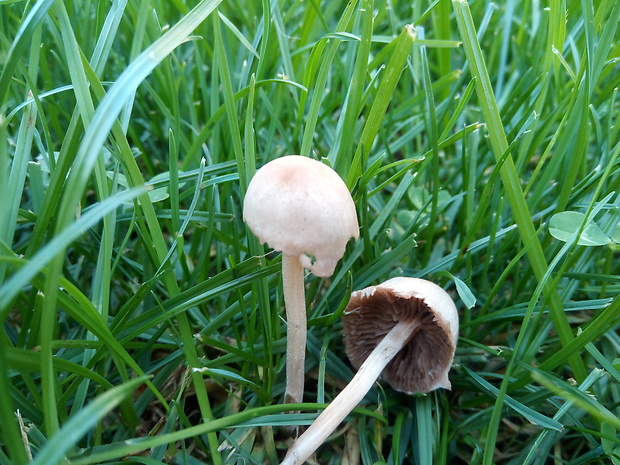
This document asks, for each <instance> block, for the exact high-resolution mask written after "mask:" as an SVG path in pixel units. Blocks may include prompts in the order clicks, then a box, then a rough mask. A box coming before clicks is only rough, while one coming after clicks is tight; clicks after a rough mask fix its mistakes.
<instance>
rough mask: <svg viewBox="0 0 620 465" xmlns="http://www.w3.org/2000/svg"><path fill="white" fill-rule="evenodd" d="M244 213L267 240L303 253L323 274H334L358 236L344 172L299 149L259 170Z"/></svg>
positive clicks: (282, 248) (306, 263) (309, 264)
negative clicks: (298, 153)
mask: <svg viewBox="0 0 620 465" xmlns="http://www.w3.org/2000/svg"><path fill="white" fill-rule="evenodd" d="M243 219H244V221H245V222H246V223H247V224H248V226H249V227H250V229H251V230H252V232H253V233H254V234H255V235H256V236H257V237H258V238H259V240H260V241H261V242H262V243H265V242H266V243H267V244H268V245H269V247H271V248H273V249H275V250H277V251H281V252H282V253H283V254H285V255H297V256H299V258H300V260H301V263H302V265H303V266H304V267H305V268H308V269H309V270H310V271H312V273H314V274H315V275H316V276H321V277H327V276H331V275H332V273H333V272H334V269H335V267H336V264H337V263H338V260H340V259H341V258H342V256H343V255H344V251H345V248H346V245H347V242H348V241H349V239H350V238H351V237H353V238H355V239H357V238H358V237H359V226H358V222H357V215H356V213H355V204H354V203H353V199H352V198H351V194H350V193H349V190H348V189H347V186H346V185H345V183H344V182H343V181H342V179H341V178H340V176H338V174H337V173H336V172H335V171H334V170H332V169H331V168H329V167H328V166H327V165H324V164H323V163H321V162H318V161H316V160H313V159H311V158H307V157H302V156H299V155H288V156H285V157H281V158H277V159H275V160H273V161H271V162H269V163H267V164H266V165H264V166H263V167H262V168H261V169H259V170H258V171H257V172H256V174H255V175H254V177H253V178H252V180H251V181H250V184H249V186H248V190H247V192H246V195H245V199H244V202H243ZM310 257H313V259H314V260H312V259H311V258H310Z"/></svg>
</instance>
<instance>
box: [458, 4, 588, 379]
mask: <svg viewBox="0 0 620 465" xmlns="http://www.w3.org/2000/svg"><path fill="white" fill-rule="evenodd" d="M453 6H454V9H455V12H456V17H457V24H458V26H459V31H460V34H461V37H462V39H463V45H464V48H465V54H466V56H467V58H468V61H469V64H470V67H471V72H472V75H473V76H474V77H475V78H476V89H477V94H478V98H479V99H480V102H481V109H482V112H483V115H484V118H485V121H486V123H487V127H488V130H489V137H490V141H491V145H492V147H493V153H494V155H495V157H496V159H500V158H501V157H502V155H503V154H504V153H505V152H506V150H507V149H508V142H507V141H506V136H505V133H504V129H503V124H502V121H501V117H500V114H499V110H498V107H497V102H496V101H495V98H494V94H493V88H492V86H491V82H490V80H489V76H488V72H487V69H486V66H485V64H484V58H483V55H482V51H481V49H480V44H479V42H478V39H477V36H476V33H475V27H474V24H473V19H472V17H471V13H470V11H469V7H468V5H467V3H466V1H465V0H453ZM500 177H501V178H502V183H503V186H504V189H505V190H506V197H507V198H508V202H509V203H510V205H511V208H512V212H513V215H514V217H515V223H516V225H517V228H518V230H519V234H520V236H521V239H522V241H524V242H526V243H527V242H529V241H530V240H532V241H533V242H532V246H531V247H530V249H529V250H530V251H529V252H528V258H529V260H530V264H531V266H532V270H533V271H534V274H535V276H536V278H537V280H538V282H541V280H542V278H543V276H544V275H545V274H546V273H547V271H548V269H549V268H548V265H547V262H546V260H545V255H544V251H543V250H542V247H541V245H540V242H539V241H538V239H537V238H536V236H535V233H536V231H535V229H534V225H533V223H532V217H531V214H530V212H529V209H528V206H527V204H526V202H525V197H524V196H523V192H522V191H521V188H520V182H519V178H518V176H517V174H516V170H515V166H514V162H513V161H512V157H511V156H510V155H508V156H507V158H506V161H505V162H504V164H503V165H502V167H501V169H500ZM544 295H545V297H546V298H547V300H548V302H549V306H550V310H551V317H552V319H553V321H554V324H555V327H556V330H557V332H558V335H559V337H560V340H561V342H562V345H566V344H568V343H569V342H570V341H571V340H572V339H573V334H572V331H571V329H570V325H569V324H568V320H567V318H566V315H565V313H564V308H563V305H562V302H561V300H560V298H559V295H558V293H557V291H556V290H555V289H552V288H551V287H550V286H549V285H548V284H545V287H544ZM568 362H569V364H570V365H571V367H572V369H573V372H574V373H575V377H576V378H577V379H578V380H580V381H582V380H583V379H585V376H586V372H585V367H584V363H583V360H582V359H581V357H579V355H578V354H573V355H572V356H571V357H570V358H569V359H568Z"/></svg>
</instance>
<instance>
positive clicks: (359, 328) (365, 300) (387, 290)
mask: <svg viewBox="0 0 620 465" xmlns="http://www.w3.org/2000/svg"><path fill="white" fill-rule="evenodd" d="M458 325H459V320H458V313H457V311H456V307H455V305H454V302H453V301H452V299H451V298H450V296H449V295H448V293H447V292H446V291H444V290H443V289H442V288H441V287H439V286H437V285H436V284H434V283H431V282H430V281H426V280H424V279H417V278H393V279H390V280H388V281H386V282H384V283H383V284H380V285H378V286H371V287H367V288H366V289H363V290H361V291H356V292H353V293H352V294H351V300H350V301H349V304H348V305H347V308H346V309H345V315H344V316H343V326H344V333H345V349H346V352H347V356H348V357H349V360H351V363H352V364H353V365H354V366H355V367H356V368H359V370H358V372H357V373H356V374H355V376H354V377H353V379H352V380H351V382H350V383H349V384H348V385H347V386H346V387H345V388H344V389H343V390H342V392H340V394H338V396H336V398H335V399H334V400H333V401H332V402H331V403H330V404H329V405H328V406H327V408H326V409H325V410H324V411H323V412H322V413H321V414H320V415H319V416H318V418H317V419H316V420H315V421H314V423H313V424H312V425H311V426H310V427H309V428H308V429H307V430H306V431H305V432H304V433H303V434H302V435H301V436H300V437H299V439H297V441H296V442H295V443H294V444H293V445H292V447H291V448H290V449H289V451H288V453H287V455H286V457H285V458H284V461H283V462H282V464H281V465H297V464H302V463H303V462H304V461H306V459H308V457H310V455H312V453H313V452H314V451H315V450H316V449H317V448H318V447H319V446H320V445H321V444H322V443H323V441H324V440H325V439H327V437H328V436H329V435H330V434H331V432H332V431H334V429H336V427H337V426H338V425H339V424H340V422H341V421H342V420H344V418H345V417H346V416H347V415H348V414H349V412H351V410H353V408H354V407H355V406H356V405H357V404H358V403H359V402H360V401H361V400H362V399H363V398H364V396H365V395H366V393H367V392H368V391H369V390H370V388H371V387H372V385H373V384H374V383H375V381H376V380H377V378H378V377H379V376H380V375H381V376H382V378H383V379H384V380H385V381H387V382H388V383H389V384H390V385H391V386H392V387H393V388H394V389H396V390H398V391H403V392H407V393H410V394H413V393H423V392H429V391H432V390H434V389H437V388H439V387H443V388H446V389H450V381H449V379H448V370H449V369H450V366H451V365H452V360H453V358H454V351H455V348H456V340H457V338H458Z"/></svg>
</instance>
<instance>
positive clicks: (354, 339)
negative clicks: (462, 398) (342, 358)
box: [342, 278, 459, 394]
mask: <svg viewBox="0 0 620 465" xmlns="http://www.w3.org/2000/svg"><path fill="white" fill-rule="evenodd" d="M412 318H416V319H419V320H420V322H421V323H420V325H419V326H418V327H417V328H416V330H415V331H414V333H413V335H412V337H411V339H410V340H409V342H407V343H406V344H405V346H404V347H403V348H402V349H401V350H400V352H399V353H398V354H397V355H396V356H395V357H394V359H393V360H392V361H391V362H390V363H389V364H388V365H387V366H386V368H385V369H384V370H383V373H382V375H381V377H382V378H383V379H384V380H385V381H387V382H388V383H389V384H390V385H391V386H392V387H393V388H394V389H396V390H399V391H403V392H407V393H410V394H414V393H421V392H429V391H432V390H434V389H437V388H439V387H443V388H446V389H450V381H449V379H448V370H449V369H450V366H451V365H452V360H453V359H454V351H455V349H456V340H457V339H458V326H459V320H458V313H457V310H456V307H455V305H454V302H453V300H452V298H451V297H450V296H449V295H448V293H447V292H446V291H444V290H443V289H442V288H441V287H439V286H437V285H436V284H434V283H432V282H430V281H426V280H424V279H418V278H393V279H390V280H388V281H386V282H384V283H382V284H380V285H378V286H371V287H367V288H365V289H362V290H360V291H356V292H353V293H352V294H351V300H350V301H349V304H348V305H347V308H346V309H345V315H344V316H343V319H342V322H343V325H344V333H345V339H344V343H345V348H346V352H347V356H348V357H349V360H351V363H352V364H353V365H354V366H355V368H359V367H360V366H361V364H362V363H363V362H364V360H366V358H367V357H368V355H369V354H370V352H372V350H373V349H374V348H375V347H376V346H377V344H379V342H380V341H381V340H382V339H383V338H384V337H385V335H386V334H387V333H389V332H390V330H391V329H392V328H393V327H394V326H396V323H397V322H398V321H400V320H402V319H412Z"/></svg>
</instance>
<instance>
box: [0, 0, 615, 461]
mask: <svg viewBox="0 0 620 465" xmlns="http://www.w3.org/2000/svg"><path fill="white" fill-rule="evenodd" d="M186 3H190V4H191V5H186ZM194 6H195V7H194ZM191 7H194V8H193V9H191V10H190V8H191ZM619 21H620V3H618V2H613V1H602V2H593V1H592V0H582V1H576V0H564V1H561V0H550V1H549V2H540V3H539V2H516V1H514V0H507V1H505V2H503V1H502V2H498V3H496V4H491V3H486V2H482V1H473V2H471V5H468V4H467V3H466V2H464V1H458V0H455V1H454V2H450V1H448V0H437V1H434V2H418V1H414V2H400V1H395V0H394V1H391V2H383V1H379V0H377V1H373V0H358V1H354V0H351V1H350V2H346V1H341V0H332V1H329V2H319V1H317V0H307V1H304V2H300V1H286V0H281V1H276V0H272V1H269V0H262V1H258V0H252V1H241V0H204V1H202V2H195V1H194V2H182V1H165V0H151V1H146V0H144V1H138V0H131V1H127V0H114V1H112V2H94V1H88V0H84V1H76V2H54V1H51V0H39V1H37V2H30V1H25V0H24V1H19V0H16V1H0V23H1V24H0V70H1V74H0V199H1V202H2V204H1V208H0V318H1V320H2V323H3V326H2V331H1V332H0V422H1V427H0V442H1V444H2V447H1V448H0V465H4V464H16V465H21V464H24V463H28V462H31V461H33V462H35V463H38V464H52V463H65V460H66V459H68V460H69V461H70V462H71V463H74V464H90V463H116V462H119V461H121V460H124V462H123V463H144V464H156V463H179V464H194V463H209V464H211V463H214V464H221V463H240V464H241V463H253V464H262V463H265V464H271V463H277V462H278V461H279V459H281V458H282V457H283V456H284V454H285V452H286V449H287V447H288V446H289V445H290V443H291V441H292V440H293V437H292V436H291V433H290V428H285V426H287V425H307V424H310V423H311V421H312V420H313V418H315V417H316V415H317V411H318V410H319V409H320V408H321V404H323V403H325V402H329V401H330V400H331V399H332V398H333V397H335V395H336V394H337V393H338V392H339V390H340V389H341V387H342V386H343V385H344V384H345V383H346V382H347V381H348V380H349V379H351V377H352V369H351V367H350V365H349V364H348V362H347V360H346V357H345V355H344V349H343V344H342V337H341V328H342V326H341V323H340V316H341V313H342V310H343V308H344V305H345V304H346V302H347V299H348V296H349V293H350V292H351V291H352V290H354V289H360V288H362V287H365V286H368V285H371V284H376V283H379V282H381V281H384V280H386V279H388V278H390V277H393V276H401V275H402V276H419V277H424V278H427V279H431V280H433V281H435V282H437V283H438V284H440V285H442V286H443V287H445V288H446V289H448V291H449V292H450V293H451V294H452V295H453V296H454V298H455V300H456V302H457V307H458V308H459V312H460V317H461V328H460V334H461V337H460V340H459V345H458V348H457V353H456V358H455V366H454V367H453V369H452V371H451V374H450V378H451V382H452V390H451V391H446V390H439V391H435V392H432V393H430V394H428V395H424V396H417V397H411V396H407V395H405V394H402V393H397V392H395V391H394V390H392V389H391V388H390V387H389V386H388V385H383V384H381V383H379V384H377V385H376V387H375V388H374V389H373V390H372V391H371V393H370V394H369V395H368V396H367V397H366V399H365V401H364V403H363V404H361V405H360V407H359V408H357V409H356V410H355V411H354V413H353V414H352V415H350V416H349V417H348V419H347V421H346V422H345V423H343V425H342V426H341V428H340V429H339V430H338V432H337V433H336V434H334V435H333V436H332V437H330V439H329V440H328V442H327V443H326V444H325V445H324V446H323V447H322V448H321V449H320V450H319V452H318V453H317V455H316V462H317V463H321V464H338V463H348V464H355V463H363V464H372V463H388V464H400V463H416V464H429V463H436V464H447V463H455V464H459V463H462V464H466V463H467V464H484V465H490V464H492V463H495V464H547V463H548V464H552V463H553V464H571V465H577V464H585V463H599V464H604V463H605V464H607V463H614V464H620V420H618V418H619V416H618V414H619V413H620V404H619V402H620V336H619V335H618V332H617V330H618V326H619V325H620V297H619V294H620V292H619V291H620V260H619V257H620V195H619V194H618V190H620V119H618V114H619V112H620V98H619V96H618V86H619V85H620V63H619V62H618V59H619V57H620V33H619V32H618V23H619ZM408 25H412V26H408ZM292 153H297V154H302V155H305V156H311V157H314V158H317V159H321V160H323V161H324V162H325V163H328V164H330V165H331V166H332V167H333V168H334V169H336V170H337V171H338V173H339V174H340V175H341V176H342V178H343V179H344V180H345V181H346V183H347V185H348V186H349V188H350V189H351V191H352V195H353V198H354V200H355V203H356V206H357V209H358V214H359V220H360V226H361V235H360V239H359V240H358V241H357V242H351V243H350V244H349V247H348V249H347V253H346V254H345V257H344V258H343V260H342V261H341V262H340V264H339V266H338V267H337V269H336V272H335V274H334V275H333V276H332V277H331V278H329V279H319V278H316V277H314V276H312V275H308V276H307V280H306V285H307V286H306V292H307V296H306V297H307V302H308V305H309V334H308V342H309V347H308V356H307V362H306V364H307V365H306V374H307V378H306V394H305V399H306V401H307V402H308V403H306V404H299V405H297V406H296V409H298V410H299V411H300V413H296V414H287V413H285V412H286V410H287V409H289V410H290V407H288V406H283V405H281V402H282V397H283V392H284V366H283V364H284V357H283V355H284V351H285V344H286V340H285V337H286V325H285V322H284V321H283V317H282V315H283V298H282V292H281V279H280V257H279V254H277V253H273V252H271V251H270V250H269V249H268V248H267V247H265V246H263V245H261V244H259V243H258V241H257V239H256V238H255V237H254V236H253V235H252V234H251V233H250V232H249V230H248V229H247V228H246V227H245V225H244V224H243V222H242V219H241V214H240V212H241V206H242V199H243V195H244V192H245V189H246V187H247V184H248V182H249V179H250V178H251V177H252V175H253V173H254V171H255V170H256V168H257V167H260V166H262V165H263V164H264V163H265V162H266V161H268V160H271V159H273V158H276V157H279V156H282V155H286V154H292Z"/></svg>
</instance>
